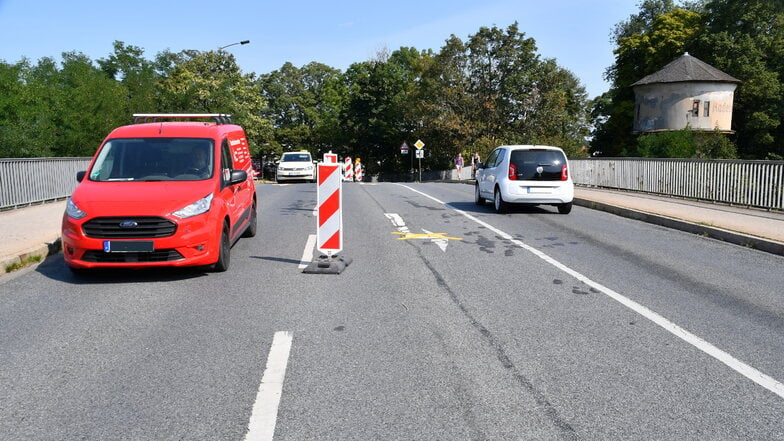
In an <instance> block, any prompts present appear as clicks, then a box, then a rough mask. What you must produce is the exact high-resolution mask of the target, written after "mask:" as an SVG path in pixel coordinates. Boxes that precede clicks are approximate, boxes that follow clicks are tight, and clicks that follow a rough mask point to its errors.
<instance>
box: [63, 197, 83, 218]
mask: <svg viewBox="0 0 784 441" xmlns="http://www.w3.org/2000/svg"><path fill="white" fill-rule="evenodd" d="M65 214H67V215H68V217H70V218H72V219H81V218H83V217H85V216H87V213H85V212H84V211H82V209H81V208H79V207H78V206H77V205H76V204H75V203H74V201H72V200H71V198H68V202H66V203H65Z"/></svg>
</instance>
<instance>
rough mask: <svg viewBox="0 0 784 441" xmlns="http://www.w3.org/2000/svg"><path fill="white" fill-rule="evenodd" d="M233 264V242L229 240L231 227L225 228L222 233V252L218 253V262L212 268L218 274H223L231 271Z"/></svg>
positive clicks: (226, 226) (225, 226)
mask: <svg viewBox="0 0 784 441" xmlns="http://www.w3.org/2000/svg"><path fill="white" fill-rule="evenodd" d="M230 263H231V241H230V239H229V226H228V225H224V226H223V233H221V241H220V250H219V252H218V261H217V262H215V264H214V265H213V266H212V270H213V271H215V272H217V273H222V272H224V271H226V270H227V269H229V264H230Z"/></svg>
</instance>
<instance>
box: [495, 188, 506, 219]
mask: <svg viewBox="0 0 784 441" xmlns="http://www.w3.org/2000/svg"><path fill="white" fill-rule="evenodd" d="M493 207H494V208H495V212H496V213H499V214H503V213H506V211H507V209H508V205H507V203H506V202H504V198H503V197H502V196H501V190H499V189H498V187H496V189H495V194H493Z"/></svg>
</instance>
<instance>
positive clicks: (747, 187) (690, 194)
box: [569, 158, 784, 210]
mask: <svg viewBox="0 0 784 441" xmlns="http://www.w3.org/2000/svg"><path fill="white" fill-rule="evenodd" d="M569 162H570V164H571V169H572V179H573V180H574V182H575V184H579V185H587V186H591V187H602V188H613V189H621V190H632V191H640V192H645V193H653V194H660V195H667V196H677V197H683V198H688V199H697V200H704V201H710V202H717V203H723V204H729V205H741V206H747V207H756V208H764V209H768V210H782V209H784V161H737V160H723V159H713V160H707V159H706V160H699V159H644V158H591V159H573V160H570V161H569Z"/></svg>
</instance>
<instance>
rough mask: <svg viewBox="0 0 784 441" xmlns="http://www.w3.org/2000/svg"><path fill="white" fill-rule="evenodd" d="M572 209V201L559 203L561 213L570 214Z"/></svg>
mask: <svg viewBox="0 0 784 441" xmlns="http://www.w3.org/2000/svg"><path fill="white" fill-rule="evenodd" d="M571 211H572V203H571V202H567V203H565V204H558V212H559V213H561V214H569V213H570V212H571Z"/></svg>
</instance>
